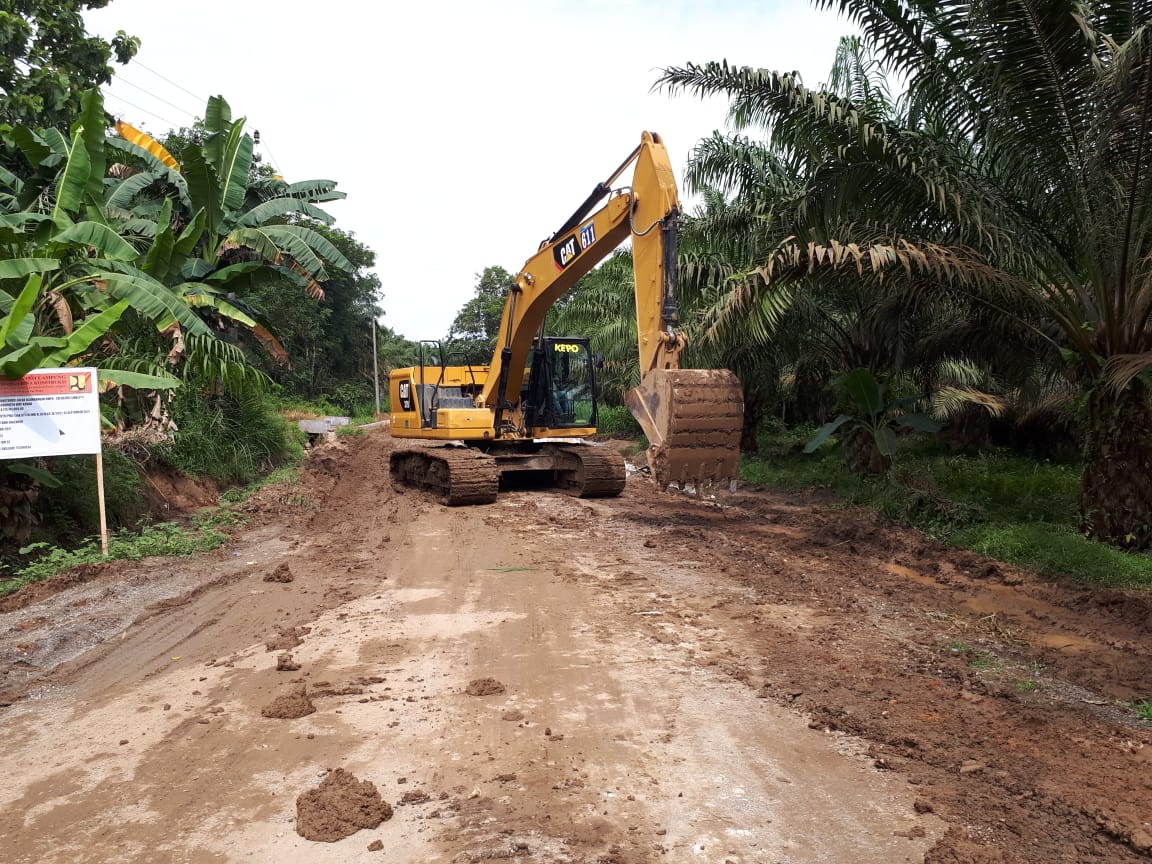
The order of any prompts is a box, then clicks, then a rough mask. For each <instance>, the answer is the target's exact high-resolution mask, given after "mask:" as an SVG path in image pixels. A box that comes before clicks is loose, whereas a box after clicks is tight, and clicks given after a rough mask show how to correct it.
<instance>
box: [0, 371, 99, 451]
mask: <svg viewBox="0 0 1152 864" xmlns="http://www.w3.org/2000/svg"><path fill="white" fill-rule="evenodd" d="M99 452H100V394H99V393H98V392H97V388H96V370H95V369H35V370H33V371H31V372H29V373H28V374H27V375H25V376H24V377H23V378H19V379H17V380H15V381H9V380H8V379H6V378H0V459H31V458H34V457H37V456H66V455H69V454H73V453H99Z"/></svg>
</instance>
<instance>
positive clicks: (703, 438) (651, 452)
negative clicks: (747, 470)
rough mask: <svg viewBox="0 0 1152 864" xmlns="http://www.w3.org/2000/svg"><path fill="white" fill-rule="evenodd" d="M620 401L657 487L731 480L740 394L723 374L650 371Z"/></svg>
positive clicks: (736, 460)
mask: <svg viewBox="0 0 1152 864" xmlns="http://www.w3.org/2000/svg"><path fill="white" fill-rule="evenodd" d="M624 401H625V403H626V404H627V405H628V410H629V411H631V412H632V416H634V417H635V418H636V421H637V422H638V423H639V424H640V427H641V428H642V429H643V430H644V434H645V435H647V436H648V442H649V444H650V445H651V446H649V448H648V465H649V467H650V468H651V469H652V476H653V477H655V478H656V482H657V484H658V485H660V486H661V487H663V486H666V485H668V484H669V483H689V484H693V485H698V484H701V483H720V482H725V481H731V480H735V479H736V477H737V473H738V470H739V467H740V430H741V426H742V425H743V422H744V391H743V389H742V388H741V386H740V381H739V380H738V379H737V378H736V376H735V375H733V374H732V373H731V372H729V371H728V370H727V369H654V370H652V371H651V372H649V373H648V374H647V375H645V376H644V380H643V381H641V382H640V386H639V387H637V388H635V389H633V390H629V391H628V393H627V394H626V395H625V397H624Z"/></svg>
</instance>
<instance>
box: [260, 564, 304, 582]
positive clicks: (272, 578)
mask: <svg viewBox="0 0 1152 864" xmlns="http://www.w3.org/2000/svg"><path fill="white" fill-rule="evenodd" d="M295 578H296V577H295V576H293V575H292V571H291V570H289V569H288V562H287V561H285V562H284V563H283V564H280V565H278V566H277V567H276V569H275V570H273V571H272V572H271V573H269V574H268V575H267V576H265V577H264V581H265V582H291V581H293V580H294V579H295Z"/></svg>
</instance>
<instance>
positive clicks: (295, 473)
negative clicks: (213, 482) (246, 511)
mask: <svg viewBox="0 0 1152 864" xmlns="http://www.w3.org/2000/svg"><path fill="white" fill-rule="evenodd" d="M299 479H300V461H299V460H294V461H292V462H290V463H289V464H287V465H281V466H280V467H279V468H275V469H273V470H272V471H271V472H269V473H268V474H266V475H265V476H263V477H261V478H260V479H259V480H255V481H253V482H252V483H249V484H248V485H247V486H238V487H236V488H234V489H229V490H228V491H226V492H224V493H223V494H222V495H221V496H220V501H221V502H222V503H224V504H240V503H241V502H243V501H247V500H248V499H249V498H251V497H252V496H253V495H255V494H256V493H257V492H259V491H260V490H261V489H263V488H264V487H265V486H270V485H271V484H273V483H295V482H296V481H297V480H299Z"/></svg>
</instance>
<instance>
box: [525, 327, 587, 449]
mask: <svg viewBox="0 0 1152 864" xmlns="http://www.w3.org/2000/svg"><path fill="white" fill-rule="evenodd" d="M528 356H529V364H530V366H529V372H528V375H527V384H526V385H525V387H524V389H523V391H521V404H522V405H523V409H524V425H525V426H526V427H527V428H529V429H533V430H541V431H543V430H548V429H569V430H572V429H595V427H596V419H597V418H596V365H595V362H594V359H593V357H592V349H591V346H590V345H589V342H588V339H587V338H576V337H565V338H559V337H555V336H546V337H544V338H543V339H538V340H537V341H536V344H535V345H534V346H533V348H532V351H531V353H530V354H529V355H528Z"/></svg>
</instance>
